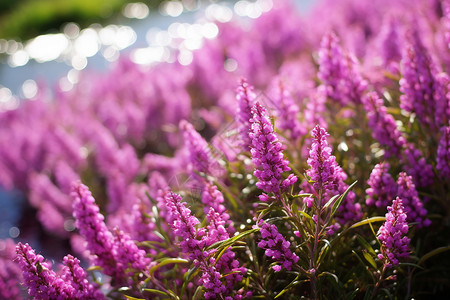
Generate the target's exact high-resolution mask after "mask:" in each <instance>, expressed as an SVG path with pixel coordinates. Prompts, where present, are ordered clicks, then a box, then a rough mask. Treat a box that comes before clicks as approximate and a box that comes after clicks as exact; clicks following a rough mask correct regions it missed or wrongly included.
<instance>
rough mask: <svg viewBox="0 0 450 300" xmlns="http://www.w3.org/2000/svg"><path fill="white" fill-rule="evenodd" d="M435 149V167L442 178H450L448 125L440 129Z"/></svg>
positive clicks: (449, 132) (449, 135)
mask: <svg viewBox="0 0 450 300" xmlns="http://www.w3.org/2000/svg"><path fill="white" fill-rule="evenodd" d="M441 134H442V135H441V139H440V141H439V146H438V150H437V158H436V169H437V170H438V171H439V173H440V174H441V175H442V177H444V178H450V126H447V127H443V128H442V129H441Z"/></svg>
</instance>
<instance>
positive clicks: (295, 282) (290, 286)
mask: <svg viewBox="0 0 450 300" xmlns="http://www.w3.org/2000/svg"><path fill="white" fill-rule="evenodd" d="M299 278H300V274H298V275H297V277H295V279H294V280H292V281H291V282H290V283H289V284H288V285H287V286H286V287H285V288H284V289H283V290H282V291H281V292H280V293H278V295H276V296H275V298H274V299H277V298H279V297H281V296H282V295H283V294H284V293H286V292H288V291H289V290H290V289H291V288H293V287H294V286H296V285H299V284H300V283H303V282H306V281H309V279H306V280H298V279H299Z"/></svg>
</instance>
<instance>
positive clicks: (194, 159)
mask: <svg viewBox="0 0 450 300" xmlns="http://www.w3.org/2000/svg"><path fill="white" fill-rule="evenodd" d="M180 129H181V131H182V132H183V139H184V142H185V145H186V148H187V151H188V153H189V165H188V168H189V171H190V172H192V173H193V174H195V172H199V173H204V174H209V175H213V174H212V167H213V166H215V167H218V166H217V163H215V162H214V161H213V159H212V157H211V151H210V149H209V145H208V143H207V142H206V141H205V139H203V137H202V136H201V135H200V134H199V133H198V132H197V131H196V130H195V129H194V126H192V124H191V123H189V122H188V121H186V120H182V121H181V122H180Z"/></svg>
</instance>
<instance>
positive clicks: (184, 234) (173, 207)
mask: <svg viewBox="0 0 450 300" xmlns="http://www.w3.org/2000/svg"><path fill="white" fill-rule="evenodd" d="M164 199H165V201H166V206H167V208H168V212H169V214H170V215H171V220H172V222H171V223H170V224H169V225H170V226H171V227H172V229H173V231H174V234H175V235H176V236H178V237H179V238H181V241H180V247H181V250H182V251H183V252H184V253H186V254H188V257H189V259H190V260H191V261H193V262H194V264H195V265H196V266H198V267H200V268H201V270H202V272H203V275H202V277H201V280H200V281H201V284H202V285H203V286H204V287H205V289H206V292H205V298H206V299H217V298H219V296H223V295H224V294H226V293H227V288H226V287H225V285H224V284H223V283H222V282H221V281H220V278H221V274H220V273H219V272H218V270H217V268H216V266H215V259H214V258H213V257H211V258H209V259H208V256H209V254H211V253H212V252H213V251H214V250H210V251H206V250H204V248H205V247H206V246H208V245H211V244H213V243H214V241H217V239H218V238H219V232H221V233H222V234H224V231H223V230H222V229H221V228H219V227H220V226H221V225H222V224H221V223H222V221H220V220H216V221H217V222H216V224H215V225H217V227H216V228H215V231H212V232H210V233H209V235H206V231H205V229H204V228H200V229H197V228H196V226H197V225H198V224H200V221H199V220H198V219H197V218H196V217H194V216H192V215H191V210H190V209H189V208H188V207H187V206H186V205H187V204H186V203H185V202H181V196H180V195H178V194H175V193H172V192H168V193H166V195H165V197H164ZM212 214H214V213H212ZM215 217H216V216H213V215H210V218H212V219H214V218H215ZM212 226H214V225H212ZM210 229H213V228H212V227H211V228H210Z"/></svg>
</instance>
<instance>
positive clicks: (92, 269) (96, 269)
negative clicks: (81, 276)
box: [87, 266, 103, 272]
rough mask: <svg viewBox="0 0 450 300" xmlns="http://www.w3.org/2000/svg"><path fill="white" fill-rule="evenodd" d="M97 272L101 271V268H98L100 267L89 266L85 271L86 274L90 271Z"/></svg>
mask: <svg viewBox="0 0 450 300" xmlns="http://www.w3.org/2000/svg"><path fill="white" fill-rule="evenodd" d="M99 270H103V268H102V267H100V266H91V267H89V268H88V269H87V271H88V272H90V271H99Z"/></svg>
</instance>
